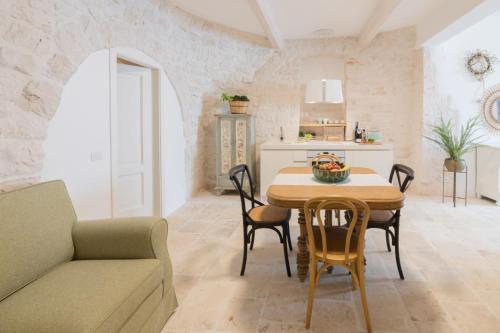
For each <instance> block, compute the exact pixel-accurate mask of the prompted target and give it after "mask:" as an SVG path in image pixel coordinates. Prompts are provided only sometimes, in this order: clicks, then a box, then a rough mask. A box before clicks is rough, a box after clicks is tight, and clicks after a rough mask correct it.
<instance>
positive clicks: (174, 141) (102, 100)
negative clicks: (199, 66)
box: [41, 49, 187, 219]
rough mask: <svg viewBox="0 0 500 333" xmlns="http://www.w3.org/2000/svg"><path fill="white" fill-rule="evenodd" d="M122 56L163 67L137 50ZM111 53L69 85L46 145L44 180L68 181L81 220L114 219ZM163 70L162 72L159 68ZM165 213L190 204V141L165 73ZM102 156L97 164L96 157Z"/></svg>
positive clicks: (98, 56)
mask: <svg viewBox="0 0 500 333" xmlns="http://www.w3.org/2000/svg"><path fill="white" fill-rule="evenodd" d="M113 51H114V52H118V53H119V54H120V55H121V56H128V57H131V58H133V59H135V60H136V61H141V62H143V63H148V64H149V65H151V66H154V67H155V68H156V66H159V64H158V63H156V62H155V61H154V60H153V59H151V58H149V57H148V56H147V55H145V54H143V53H142V52H140V51H137V50H133V49H114V50H113ZM109 62H110V51H109V50H101V51H98V52H95V53H93V54H91V55H90V56H89V57H88V58H87V59H86V60H85V61H84V62H83V63H82V64H81V65H80V66H79V68H78V70H77V71H76V72H75V74H73V76H72V77H71V79H70V80H69V81H68V82H67V84H66V85H65V86H64V89H63V93H62V97H61V103H60V105H59V108H58V110H57V112H56V114H55V116H54V118H53V119H52V120H51V122H50V125H49V129H48V135H47V140H46V141H45V143H44V151H45V158H44V162H43V170H42V176H41V179H42V180H52V179H63V180H64V181H65V183H66V186H67V187H68V192H69V194H70V196H71V198H72V200H73V204H74V206H75V211H76V213H77V216H78V217H79V218H80V219H95V218H108V217H111V214H112V213H111V167H110V166H111V135H110V99H111V95H110V75H111V73H110V63H109ZM160 71H161V68H160ZM160 75H161V78H160V90H161V93H160V99H161V109H160V114H161V115H160V121H161V126H160V140H161V153H160V155H161V175H162V177H161V178H162V186H161V188H162V195H161V197H162V214H163V215H164V216H166V215H168V214H169V213H171V212H172V211H174V210H175V209H177V208H179V207H180V206H181V205H183V204H184V203H185V201H186V196H187V181H186V173H185V157H184V154H185V148H186V145H185V138H184V130H183V126H182V125H183V123H182V114H181V108H180V104H179V101H178V98H177V95H176V92H175V90H174V88H173V86H172V84H171V83H170V81H169V80H168V78H167V76H166V75H165V73H164V72H163V71H161V73H160ZM92 153H97V154H99V155H100V156H101V158H100V159H98V160H95V159H94V160H92V159H91V154H92Z"/></svg>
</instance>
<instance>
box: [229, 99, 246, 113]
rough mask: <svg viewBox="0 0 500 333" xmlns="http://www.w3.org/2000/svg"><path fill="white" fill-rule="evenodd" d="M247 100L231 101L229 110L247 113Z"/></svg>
mask: <svg viewBox="0 0 500 333" xmlns="http://www.w3.org/2000/svg"><path fill="white" fill-rule="evenodd" d="M247 107H248V102H247V101H231V102H229V110H230V111H231V113H247Z"/></svg>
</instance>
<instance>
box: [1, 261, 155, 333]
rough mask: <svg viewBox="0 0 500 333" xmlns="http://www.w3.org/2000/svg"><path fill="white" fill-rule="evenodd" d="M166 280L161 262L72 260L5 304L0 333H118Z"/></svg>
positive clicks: (3, 303)
mask: <svg viewBox="0 0 500 333" xmlns="http://www.w3.org/2000/svg"><path fill="white" fill-rule="evenodd" d="M161 279H162V278H161V263H160V261H159V260H157V259H135V260H75V261H70V262H68V263H64V264H61V265H60V266H57V267H56V268H54V269H53V270H51V271H50V272H48V273H47V274H46V275H44V276H42V277H41V278H40V279H38V280H36V281H34V282H32V283H31V284H29V285H27V286H26V287H24V288H23V289H21V290H19V291H17V292H16V293H14V294H12V295H11V296H9V297H8V298H6V299H4V300H3V301H2V302H0V313H1V314H2V315H1V316H0V332H16V333H17V332H40V333H43V332H51V333H57V332H72V333H80V332H116V331H118V330H119V329H120V328H121V327H122V326H123V325H124V324H125V323H126V322H127V320H128V319H129V318H130V317H132V316H133V314H134V313H135V312H136V311H137V309H139V308H140V306H141V304H142V303H143V302H144V301H145V300H146V299H147V298H148V296H149V295H151V294H152V293H153V292H154V291H155V290H156V289H157V288H158V287H159V286H161V284H162V280H161Z"/></svg>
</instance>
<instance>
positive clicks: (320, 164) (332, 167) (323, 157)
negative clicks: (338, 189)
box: [312, 154, 351, 183]
mask: <svg viewBox="0 0 500 333" xmlns="http://www.w3.org/2000/svg"><path fill="white" fill-rule="evenodd" d="M312 172H313V175H314V178H316V179H317V180H319V181H320V182H324V183H340V182H343V181H344V180H346V179H347V178H349V175H350V174H351V168H350V167H349V165H347V164H344V163H342V162H340V160H339V158H338V157H337V156H336V155H334V154H320V155H318V156H316V157H315V158H314V159H313V160H312Z"/></svg>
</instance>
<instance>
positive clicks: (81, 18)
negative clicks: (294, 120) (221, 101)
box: [0, 0, 273, 192]
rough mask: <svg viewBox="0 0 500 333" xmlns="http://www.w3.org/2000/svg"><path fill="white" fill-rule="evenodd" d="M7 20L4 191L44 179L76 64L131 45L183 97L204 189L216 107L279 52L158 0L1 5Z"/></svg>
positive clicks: (0, 109)
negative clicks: (50, 133)
mask: <svg viewBox="0 0 500 333" xmlns="http://www.w3.org/2000/svg"><path fill="white" fill-rule="evenodd" d="M0 17H2V19H1V20H0V190H8V189H11V188H14V187H19V186H23V185H26V184H30V183H35V182H37V181H38V179H39V174H40V171H41V168H42V161H43V149H42V144H43V141H44V139H45V137H46V134H47V133H46V131H47V126H48V123H49V121H50V119H51V118H52V117H53V115H54V113H55V112H56V110H57V107H58V104H59V100H60V97H61V92H62V87H63V86H64V84H65V82H66V81H67V80H68V79H69V78H70V77H71V75H72V73H73V72H75V70H76V69H77V67H78V65H79V64H80V63H81V62H82V61H83V60H84V59H85V58H86V57H87V56H88V55H90V54H91V53H92V52H95V51H97V50H100V49H104V48H112V47H131V48H136V49H138V50H140V51H142V52H144V53H146V54H148V55H149V56H151V57H152V58H154V59H156V60H157V61H158V62H159V63H160V64H161V65H162V66H163V68H164V69H165V71H166V74H167V76H168V78H169V79H170V81H171V82H172V84H173V85H174V87H175V89H176V91H177V94H178V97H179V100H180V103H181V107H182V110H183V120H184V132H185V136H186V141H187V151H186V159H187V163H186V164H187V165H188V170H187V175H188V178H189V179H190V181H191V184H188V189H189V190H190V191H191V192H195V191H197V190H198V189H200V188H202V187H204V186H205V183H206V180H207V179H208V178H213V172H208V171H211V170H207V169H206V168H204V167H203V165H204V162H205V160H206V159H207V157H205V156H206V154H204V149H205V146H206V141H208V140H206V135H207V132H208V131H206V126H207V125H206V124H204V123H203V122H204V121H205V120H206V119H205V118H206V117H204V116H203V114H204V113H207V110H208V107H210V106H211V104H210V103H211V102H210V101H213V100H215V96H218V95H219V94H220V91H221V90H224V89H227V88H228V87H235V86H238V85H240V84H241V82H250V81H252V80H253V77H254V73H255V71H256V69H258V68H260V67H261V66H262V65H263V64H264V63H265V62H266V61H267V60H268V59H269V57H270V56H271V55H272V53H273V51H272V50H271V49H269V48H267V47H264V46H260V45H259V43H257V42H255V41H253V40H252V41H248V40H249V38H246V39H245V38H243V39H242V38H236V37H235V35H234V33H233V32H231V31H226V30H224V29H222V28H219V27H217V26H214V25H211V24H208V23H205V22H203V21H201V20H199V19H197V18H194V17H192V16H190V15H188V14H185V13H183V12H181V11H179V10H178V9H176V8H174V7H172V6H170V5H169V4H168V3H167V2H165V1H160V0H151V1H146V0H144V1H136V0H120V1H108V0H106V1H101V0H87V1H79V0H44V1H32V0H2V1H1V2H0ZM238 37H239V36H238ZM174 144H175V143H174ZM208 158H209V159H210V158H212V157H208Z"/></svg>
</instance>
